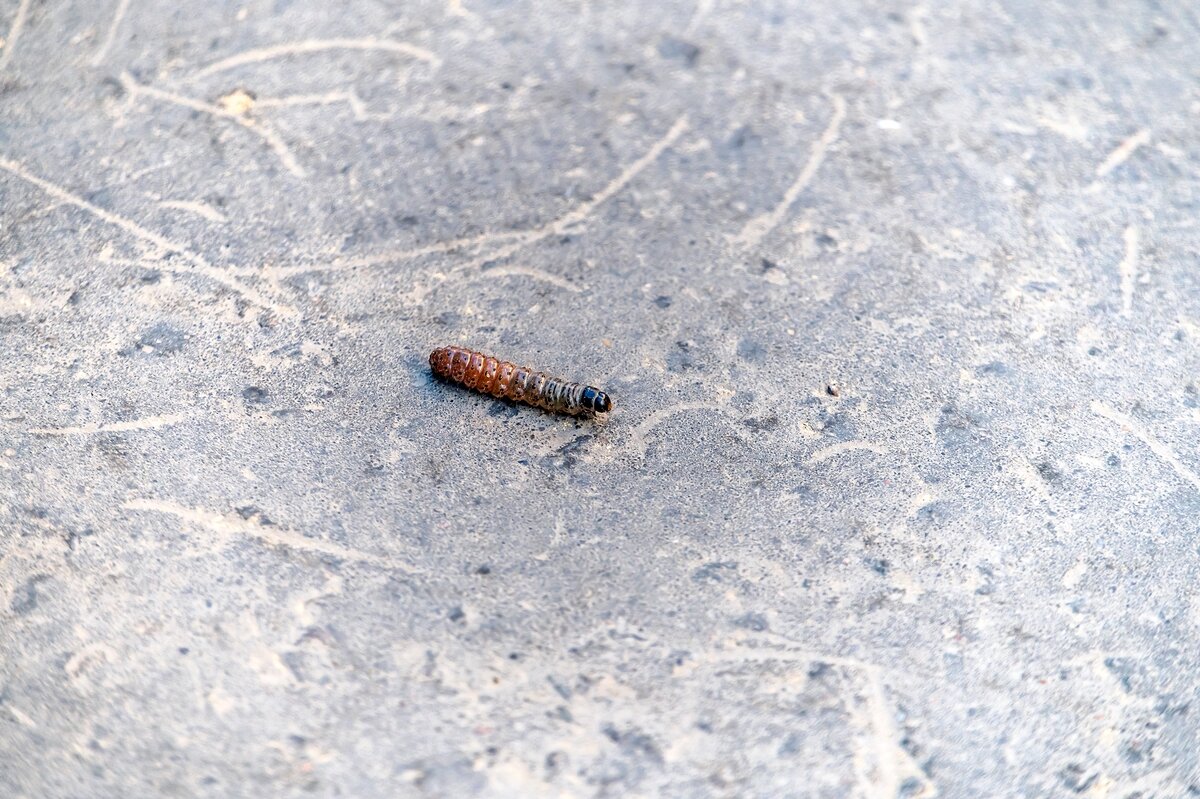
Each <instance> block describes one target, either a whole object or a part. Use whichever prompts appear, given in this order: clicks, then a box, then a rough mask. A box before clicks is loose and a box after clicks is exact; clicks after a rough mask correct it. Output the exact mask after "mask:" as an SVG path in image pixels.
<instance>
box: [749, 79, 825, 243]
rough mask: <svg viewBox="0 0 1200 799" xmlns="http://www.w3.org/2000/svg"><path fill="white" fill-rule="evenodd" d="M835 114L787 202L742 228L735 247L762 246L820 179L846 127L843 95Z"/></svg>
mask: <svg viewBox="0 0 1200 799" xmlns="http://www.w3.org/2000/svg"><path fill="white" fill-rule="evenodd" d="M831 99H832V101H833V114H832V115H831V116H830V118H829V125H828V126H826V128H825V131H824V132H823V133H822V134H821V136H820V138H818V139H817V141H816V142H815V143H813V146H812V150H811V151H810V152H809V155H808V161H807V162H806V163H805V164H804V168H803V169H801V170H800V174H799V175H798V176H797V177H796V180H795V181H794V182H793V183H792V185H791V186H789V187H788V190H787V191H786V192H784V195H783V199H782V200H781V201H780V202H779V204H778V205H776V206H775V207H774V208H773V209H771V210H770V211H768V212H767V213H765V214H761V215H759V216H756V217H754V218H753V219H751V220H750V221H749V222H747V223H746V226H745V227H743V228H742V232H741V233H739V234H738V235H737V237H736V238H735V239H734V243H735V244H736V245H737V246H738V247H741V248H748V247H753V246H755V245H756V244H758V243H759V242H760V241H762V240H763V238H764V237H765V236H766V235H767V234H768V233H770V232H771V231H772V230H774V229H775V228H776V227H778V226H779V223H780V222H782V221H783V217H784V215H785V214H787V212H788V209H789V208H791V207H792V204H793V203H795V202H796V199H797V198H798V197H799V196H800V193H801V192H802V191H804V189H805V188H807V187H808V184H809V183H811V182H812V179H813V177H815V176H816V174H817V170H818V169H820V167H821V162H822V161H824V160H825V152H826V151H827V150H828V149H829V146H830V145H831V144H833V143H834V142H835V141H837V137H838V131H839V130H840V129H841V127H842V120H844V119H845V118H846V101H845V100H844V99H843V98H842V96H841V95H838V94H835V95H833V96H832V98H831Z"/></svg>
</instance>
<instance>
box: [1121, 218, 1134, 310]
mask: <svg viewBox="0 0 1200 799" xmlns="http://www.w3.org/2000/svg"><path fill="white" fill-rule="evenodd" d="M1124 239H1125V256H1124V257H1123V258H1122V259H1121V263H1120V264H1118V265H1117V271H1118V272H1119V273H1120V275H1121V316H1123V317H1125V318H1126V319H1128V318H1129V317H1130V316H1132V315H1133V286H1134V281H1135V280H1136V279H1137V266H1138V229H1137V228H1135V227H1134V226H1133V225H1129V226H1128V227H1127V228H1125V236H1124Z"/></svg>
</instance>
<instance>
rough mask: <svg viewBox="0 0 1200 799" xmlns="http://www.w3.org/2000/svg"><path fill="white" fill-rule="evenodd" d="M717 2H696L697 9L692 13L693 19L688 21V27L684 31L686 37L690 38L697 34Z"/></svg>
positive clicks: (701, 0)
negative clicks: (697, 30)
mask: <svg viewBox="0 0 1200 799" xmlns="http://www.w3.org/2000/svg"><path fill="white" fill-rule="evenodd" d="M714 2H715V0H696V8H695V10H693V11H692V18H691V19H689V20H688V24H687V27H685V28H684V29H683V35H684V36H690V35H691V34H693V33H695V32H696V29H697V28H698V27H700V23H701V22H703V21H704V20H705V19H706V18H707V17H708V15H709V14H711V13H712V10H713V3H714Z"/></svg>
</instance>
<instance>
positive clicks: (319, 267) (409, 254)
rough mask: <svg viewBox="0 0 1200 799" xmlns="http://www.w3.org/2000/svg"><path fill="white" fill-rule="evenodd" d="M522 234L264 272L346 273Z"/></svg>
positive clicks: (460, 240) (486, 236)
mask: <svg viewBox="0 0 1200 799" xmlns="http://www.w3.org/2000/svg"><path fill="white" fill-rule="evenodd" d="M526 235H528V231H523V230H521V231H510V232H506V233H483V234H480V235H478V236H466V237H463V238H458V239H451V240H449V241H441V242H437V243H435V244H428V245H426V246H424V247H414V248H412V249H407V250H391V251H388V252H380V253H375V254H374V255H364V256H359V257H354V258H335V259H333V260H331V261H329V262H328V263H312V264H299V265H296V266H280V267H272V268H269V269H268V270H266V271H264V274H269V275H271V276H273V277H286V276H288V275H303V274H309V273H312V272H346V271H353V270H355V269H370V268H372V267H376V266H387V265H389V264H396V263H402V262H404V261H412V260H415V259H417V258H423V257H425V256H427V255H444V254H446V253H452V252H459V251H462V250H466V251H468V252H474V251H475V250H478V249H480V248H481V247H486V246H488V245H491V244H495V243H498V242H509V241H512V240H513V239H520V238H523V237H524V236H526Z"/></svg>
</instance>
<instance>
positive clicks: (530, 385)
mask: <svg viewBox="0 0 1200 799" xmlns="http://www.w3.org/2000/svg"><path fill="white" fill-rule="evenodd" d="M429 368H430V369H432V370H433V373H434V374H435V375H437V376H438V377H440V378H442V379H443V380H450V381H453V382H455V383H460V384H462V385H463V386H465V387H467V388H472V389H475V390H476V391H479V392H482V393H484V394H491V395H492V396H494V397H507V398H508V399H511V400H513V401H515V402H524V403H528V404H529V405H534V406H537V407H541V408H545V409H546V410H549V411H560V412H563V413H572V414H578V413H590V412H591V411H592V409H591V408H589V407H587V405H586V404H585V403H584V402H582V401H578V400H577V399H576V396H575V395H576V393H577V391H578V389H579V384H578V383H568V382H567V381H565V380H563V379H562V378H561V377H553V376H552V375H549V374H547V373H545V372H535V371H534V370H533V369H532V368H530V367H528V366H517V365H516V364H513V363H511V362H509V361H501V360H500V359H498V358H494V357H492V356H491V355H485V354H484V353H482V352H475V351H474V350H468V349H465V348H463V347H439V348H438V349H436V350H434V351H433V352H431V353H429Z"/></svg>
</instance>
